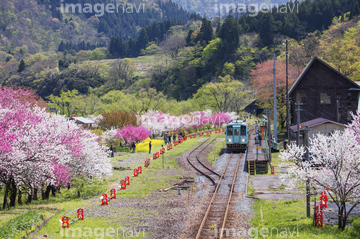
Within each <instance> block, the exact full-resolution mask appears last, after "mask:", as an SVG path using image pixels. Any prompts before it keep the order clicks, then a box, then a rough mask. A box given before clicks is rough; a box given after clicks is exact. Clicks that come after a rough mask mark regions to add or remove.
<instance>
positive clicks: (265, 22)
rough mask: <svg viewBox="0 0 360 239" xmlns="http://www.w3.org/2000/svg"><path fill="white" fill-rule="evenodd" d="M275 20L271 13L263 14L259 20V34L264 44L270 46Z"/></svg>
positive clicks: (272, 42)
mask: <svg viewBox="0 0 360 239" xmlns="http://www.w3.org/2000/svg"><path fill="white" fill-rule="evenodd" d="M274 26H275V21H274V17H273V15H272V14H271V13H266V14H264V15H263V17H262V19H261V22H260V30H259V36H260V39H261V42H262V44H263V45H264V46H271V45H273V44H274V37H275V27H274Z"/></svg>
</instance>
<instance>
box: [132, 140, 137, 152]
mask: <svg viewBox="0 0 360 239" xmlns="http://www.w3.org/2000/svg"><path fill="white" fill-rule="evenodd" d="M131 148H132V150H133V151H132V152H133V154H134V153H135V148H136V146H135V142H132V144H131Z"/></svg>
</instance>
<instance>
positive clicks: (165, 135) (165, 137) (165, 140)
mask: <svg viewBox="0 0 360 239" xmlns="http://www.w3.org/2000/svg"><path fill="white" fill-rule="evenodd" d="M167 139H168V137H167V134H166V133H164V142H165V145H167Z"/></svg>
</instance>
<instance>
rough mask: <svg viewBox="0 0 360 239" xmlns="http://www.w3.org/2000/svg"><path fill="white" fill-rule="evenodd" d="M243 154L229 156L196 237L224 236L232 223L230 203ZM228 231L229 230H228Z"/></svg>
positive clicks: (198, 238)
mask: <svg viewBox="0 0 360 239" xmlns="http://www.w3.org/2000/svg"><path fill="white" fill-rule="evenodd" d="M242 155H243V154H242V153H241V154H233V153H231V155H230V156H229V159H228V162H227V164H226V166H225V168H224V171H223V173H222V174H221V175H220V179H219V182H218V183H217V185H216V188H215V191H214V193H213V195H212V198H211V200H210V203H209V205H208V207H207V210H206V213H205V215H204V217H203V219H202V221H201V224H200V227H199V229H198V231H197V234H196V239H200V238H220V239H221V238H224V236H226V234H225V228H226V227H227V226H228V227H229V226H231V225H227V224H231V223H232V222H231V221H232V220H231V219H230V218H229V214H230V205H231V202H232V199H233V194H234V187H235V182H236V178H237V175H238V172H239V166H240V161H241V157H242ZM226 233H228V232H226Z"/></svg>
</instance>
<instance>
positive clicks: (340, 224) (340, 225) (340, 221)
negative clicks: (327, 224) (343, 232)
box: [338, 202, 344, 229]
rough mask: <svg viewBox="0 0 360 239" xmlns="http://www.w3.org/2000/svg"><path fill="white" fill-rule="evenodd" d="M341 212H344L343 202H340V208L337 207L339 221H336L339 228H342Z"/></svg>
mask: <svg viewBox="0 0 360 239" xmlns="http://www.w3.org/2000/svg"><path fill="white" fill-rule="evenodd" d="M343 213H344V208H343V203H342V202H341V205H340V208H339V214H338V217H339V221H338V227H339V229H343Z"/></svg>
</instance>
